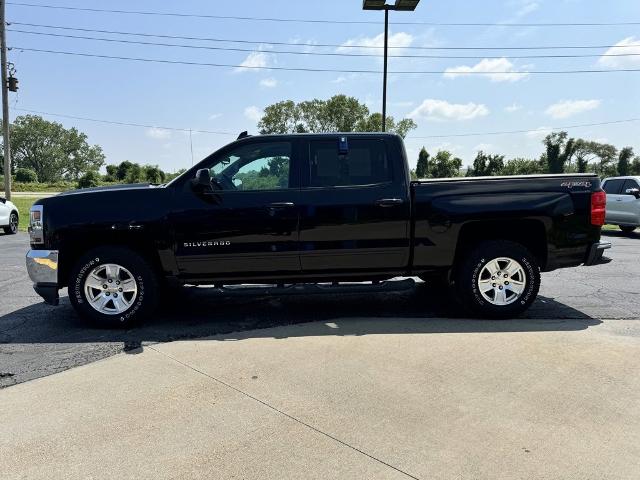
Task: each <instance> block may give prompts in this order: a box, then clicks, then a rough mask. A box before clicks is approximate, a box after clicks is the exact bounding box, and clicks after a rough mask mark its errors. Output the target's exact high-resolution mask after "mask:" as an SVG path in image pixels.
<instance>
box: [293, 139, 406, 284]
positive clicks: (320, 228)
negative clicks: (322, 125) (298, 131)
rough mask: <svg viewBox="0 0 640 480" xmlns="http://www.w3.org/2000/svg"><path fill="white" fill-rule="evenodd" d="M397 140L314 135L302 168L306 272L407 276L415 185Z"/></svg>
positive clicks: (302, 245)
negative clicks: (404, 273)
mask: <svg viewBox="0 0 640 480" xmlns="http://www.w3.org/2000/svg"><path fill="white" fill-rule="evenodd" d="M390 138H391V137H376V136H362V135H360V136H358V135H346V136H338V135H336V136H335V137H332V136H322V137H315V138H314V137H310V138H309V139H308V142H307V144H306V146H305V148H304V153H305V155H306V161H305V162H304V163H303V168H302V170H301V186H302V190H301V193H300V204H301V209H300V261H301V265H302V271H303V272H304V273H321V274H329V273H338V274H339V273H341V272H345V273H358V272H388V271H400V270H403V269H404V268H405V267H406V266H407V265H408V262H409V219H410V198H409V186H408V184H407V179H406V178H405V174H404V171H403V170H402V169H401V168H400V167H401V165H402V163H401V162H404V158H403V157H402V156H401V148H398V146H396V145H392V144H390V140H389V139H390Z"/></svg>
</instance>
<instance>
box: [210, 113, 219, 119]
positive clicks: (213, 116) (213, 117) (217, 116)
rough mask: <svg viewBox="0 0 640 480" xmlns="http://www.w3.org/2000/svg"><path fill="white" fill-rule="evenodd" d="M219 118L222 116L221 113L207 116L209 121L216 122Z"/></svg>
mask: <svg viewBox="0 0 640 480" xmlns="http://www.w3.org/2000/svg"><path fill="white" fill-rule="evenodd" d="M221 116H222V114H221V113H212V114H211V115H209V120H217V119H218V118H220V117H221Z"/></svg>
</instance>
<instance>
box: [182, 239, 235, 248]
mask: <svg viewBox="0 0 640 480" xmlns="http://www.w3.org/2000/svg"><path fill="white" fill-rule="evenodd" d="M229 245H231V242H230V241H229V240H206V241H203V242H184V243H183V246H184V247H185V248H199V247H202V248H205V247H228V246H229Z"/></svg>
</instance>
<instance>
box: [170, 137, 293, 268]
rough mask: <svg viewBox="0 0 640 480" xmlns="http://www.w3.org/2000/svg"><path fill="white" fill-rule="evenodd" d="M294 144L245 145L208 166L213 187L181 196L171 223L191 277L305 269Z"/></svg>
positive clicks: (183, 265) (188, 188)
mask: <svg viewBox="0 0 640 480" xmlns="http://www.w3.org/2000/svg"><path fill="white" fill-rule="evenodd" d="M294 152H295V146H294V144H293V143H292V142H290V141H281V140H261V141H255V140H254V141H251V140H249V141H244V142H242V143H241V144H239V145H236V146H235V147H234V146H231V147H230V148H229V149H226V150H223V151H222V152H220V154H218V155H215V156H214V158H212V160H211V162H210V163H209V164H207V165H206V167H207V168H209V171H210V177H211V188H210V189H204V190H198V189H194V188H193V187H192V186H191V185H185V188H183V190H182V191H181V192H179V193H178V195H177V196H178V197H179V198H177V199H176V200H177V201H176V208H174V209H173V213H172V218H171V221H170V224H171V225H173V227H174V229H175V233H174V234H175V253H176V261H177V264H178V269H179V272H180V276H181V277H182V278H184V279H214V280H215V279H216V278H232V277H233V278H236V277H237V278H243V277H272V276H281V275H287V274H297V273H299V272H300V260H299V251H298V250H299V248H298V221H299V205H298V202H299V195H300V191H299V186H298V177H299V175H298V174H297V167H298V165H299V164H298V162H296V161H295V159H294V157H295V154H294Z"/></svg>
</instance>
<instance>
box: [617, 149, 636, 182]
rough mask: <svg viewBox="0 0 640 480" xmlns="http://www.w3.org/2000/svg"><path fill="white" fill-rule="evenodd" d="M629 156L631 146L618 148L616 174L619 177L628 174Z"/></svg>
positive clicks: (631, 151)
mask: <svg viewBox="0 0 640 480" xmlns="http://www.w3.org/2000/svg"><path fill="white" fill-rule="evenodd" d="M631 157H633V147H625V148H623V149H622V150H620V154H619V155H618V175H620V176H621V177H625V176H627V175H629V170H630V168H631Z"/></svg>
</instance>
